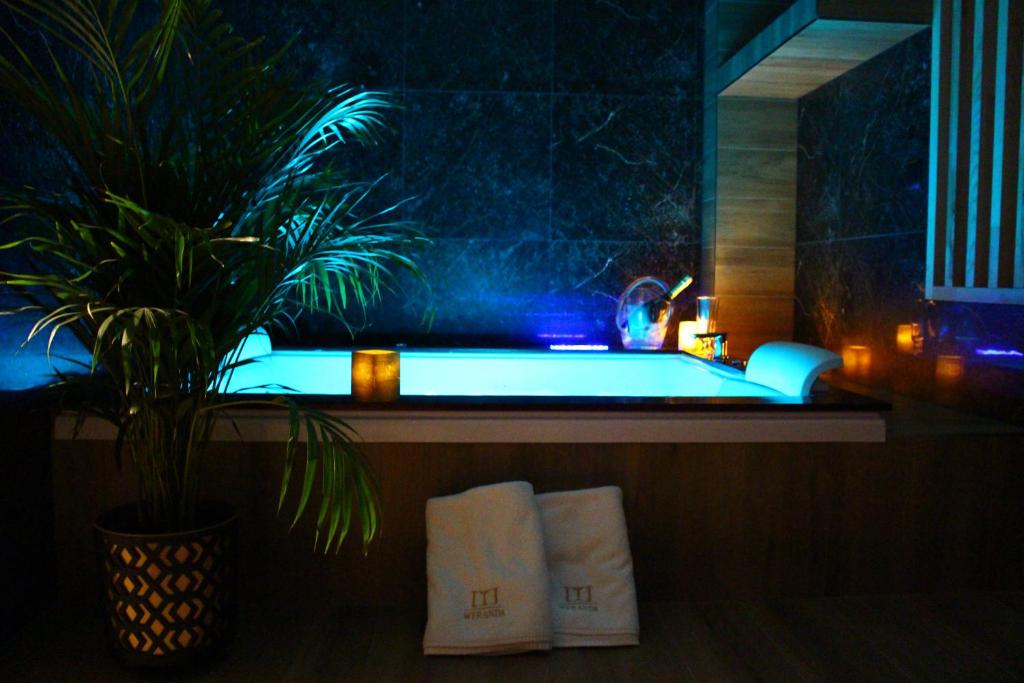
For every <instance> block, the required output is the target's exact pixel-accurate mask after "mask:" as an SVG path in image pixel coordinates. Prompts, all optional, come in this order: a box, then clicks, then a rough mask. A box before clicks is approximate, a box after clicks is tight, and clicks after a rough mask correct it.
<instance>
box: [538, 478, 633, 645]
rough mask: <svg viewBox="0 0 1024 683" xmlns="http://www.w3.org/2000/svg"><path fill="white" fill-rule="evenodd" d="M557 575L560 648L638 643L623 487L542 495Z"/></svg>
mask: <svg viewBox="0 0 1024 683" xmlns="http://www.w3.org/2000/svg"><path fill="white" fill-rule="evenodd" d="M537 504H538V505H539V506H540V512H541V519H542V520H543V523H544V546H545V549H546V551H547V558H548V573H549V574H550V577H551V608H552V609H551V614H552V621H553V629H554V640H553V644H554V646H555V647H601V646H614V645H638V644H639V643H640V618H639V616H638V614H637V607H636V586H635V584H634V583H633V557H632V555H631V554H630V552H629V537H628V535H627V532H626V515H625V513H624V512H623V510H622V490H621V489H620V488H619V487H617V486H605V487H602V488H597V489H586V490H583V491H565V492H561V493H545V494H542V495H539V496H537Z"/></svg>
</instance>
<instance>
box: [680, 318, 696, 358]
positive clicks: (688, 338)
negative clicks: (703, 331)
mask: <svg viewBox="0 0 1024 683" xmlns="http://www.w3.org/2000/svg"><path fill="white" fill-rule="evenodd" d="M699 332H700V323H699V322H698V321H696V320H683V321H680V323H679V350H680V351H685V352H686V353H697V350H698V343H697V334H699Z"/></svg>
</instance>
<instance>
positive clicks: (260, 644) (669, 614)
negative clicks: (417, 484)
mask: <svg viewBox="0 0 1024 683" xmlns="http://www.w3.org/2000/svg"><path fill="white" fill-rule="evenodd" d="M242 617H243V618H242V623H241V624H240V628H239V633H238V637H237V638H236V640H235V641H234V643H233V644H232V645H231V647H230V648H229V650H228V651H227V653H226V654H225V655H224V656H223V657H222V658H221V659H220V660H218V661H217V662H215V663H213V664H211V665H209V666H208V667H207V668H206V669H205V670H203V671H197V672H192V673H191V674H187V675H184V674H172V675H168V674H162V675H158V676H153V675H150V676H148V677H146V676H141V677H140V676H138V675H133V674H131V673H129V672H126V671H124V670H122V669H121V668H119V666H118V665H117V664H116V663H115V661H114V660H113V658H112V656H111V655H110V653H109V652H108V651H107V650H106V647H105V643H104V641H103V639H102V632H101V631H100V630H99V629H98V628H96V625H97V624H98V623H99V621H98V619H97V618H96V616H95V615H93V614H83V613H82V612H81V611H62V610H59V609H54V610H52V611H51V612H49V613H47V614H45V615H41V616H40V618H39V619H38V620H37V621H36V622H35V623H33V624H31V625H30V626H28V627H27V628H25V629H23V630H22V631H21V632H20V633H19V634H18V635H17V636H16V637H15V638H14V639H13V640H12V641H11V642H8V643H7V644H6V645H4V646H3V647H2V648H0V680H2V681H32V682H33V683H42V682H49V681H132V680H163V681H167V680H182V681H246V682H249V681H252V682H259V681H342V682H348V681H459V682H460V683H461V682H467V681H491V680H494V681H500V682H501V683H515V682H517V681H529V682H531V683H533V682H540V681H586V682H587V683H603V682H605V681H716V682H718V681H723V682H727V681H889V680H920V681H929V682H932V683H934V682H939V681H984V682H986V683H987V682H992V681H1020V680H1024V594H1021V593H1001V594H970V595H959V594H958V595H930V596H886V597H851V598H818V599H806V600H790V601H780V602H770V603H739V602H707V603H660V604H648V605H643V606H642V608H641V626H642V635H641V640H642V645H640V646H639V647H635V648H621V649H609V650H594V649H591V650H557V651H554V652H551V653H546V654H545V653H537V654H530V655H519V656H512V657H498V658H487V657H469V658H455V657H444V658H425V657H423V656H422V655H421V654H420V637H421V635H422V629H423V618H422V615H417V614H413V613H407V612H405V613H403V612H398V611H388V610H379V609H373V610H370V609H363V610H347V611H344V612H338V611H336V610H327V609H325V610H322V611H320V612H313V613H310V612H299V611H298V610H296V609H294V608H288V607H286V606H284V607H282V606H280V605H279V606H276V607H266V608H257V607H256V606H255V605H249V606H248V609H246V610H243V615H242Z"/></svg>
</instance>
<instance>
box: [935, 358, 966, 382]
mask: <svg viewBox="0 0 1024 683" xmlns="http://www.w3.org/2000/svg"><path fill="white" fill-rule="evenodd" d="M963 376H964V357H963V356H953V355H950V356H939V357H938V358H936V359H935V381H936V382H938V383H939V384H945V385H950V384H956V383H957V382H959V381H960V379H961V378H962V377H963Z"/></svg>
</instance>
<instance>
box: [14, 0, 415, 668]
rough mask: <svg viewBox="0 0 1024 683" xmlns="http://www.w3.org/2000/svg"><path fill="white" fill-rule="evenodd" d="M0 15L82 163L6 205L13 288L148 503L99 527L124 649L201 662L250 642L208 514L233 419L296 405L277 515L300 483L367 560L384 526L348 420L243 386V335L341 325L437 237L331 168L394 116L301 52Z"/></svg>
mask: <svg viewBox="0 0 1024 683" xmlns="http://www.w3.org/2000/svg"><path fill="white" fill-rule="evenodd" d="M0 5H2V6H4V7H6V8H7V9H8V10H9V11H11V12H13V13H14V15H16V16H17V17H18V18H19V22H20V23H21V24H22V25H24V26H29V27H31V29H32V34H33V39H35V38H36V37H38V36H42V37H43V39H44V43H43V49H39V45H38V44H35V45H23V44H20V43H19V42H18V40H19V39H18V38H17V37H14V36H11V35H8V34H7V33H6V32H5V33H4V34H3V35H4V38H6V41H7V46H6V48H5V50H4V52H3V53H0V54H2V55H3V56H0V90H2V91H3V93H4V96H5V97H7V98H9V99H10V100H11V101H12V102H14V103H16V104H17V105H19V106H20V107H21V108H22V109H23V110H24V111H26V112H28V113H29V114H30V115H32V116H33V117H34V119H35V120H36V121H37V122H38V123H39V124H40V126H41V128H42V129H43V130H44V131H45V132H46V133H47V134H48V135H49V136H50V138H51V140H52V142H53V143H54V144H56V146H57V147H58V149H59V151H60V155H61V158H63V159H64V161H65V164H66V167H65V168H62V169H54V171H55V172H57V173H60V174H61V177H62V178H63V179H64V180H63V182H64V183H65V187H63V188H62V189H61V190H60V191H59V192H52V193H46V192H43V191H41V190H39V189H36V188H32V187H15V188H6V189H4V190H3V192H2V196H0V202H2V204H0V210H2V211H3V212H4V218H5V222H4V225H5V226H6V229H7V230H8V231H10V233H9V234H11V237H10V239H8V240H6V241H7V242H8V243H7V244H6V246H5V247H4V248H5V249H12V250H20V251H21V252H24V253H25V254H26V255H27V256H26V262H27V263H29V264H30V265H29V267H26V268H23V269H21V270H24V271H25V272H19V273H3V274H2V275H0V282H2V283H3V285H4V286H6V287H8V288H10V289H11V290H12V291H15V292H16V293H17V294H19V295H20V296H21V297H23V299H24V300H25V303H26V305H25V306H24V307H19V308H18V309H17V310H18V312H21V313H25V312H26V311H31V312H34V314H35V315H36V321H35V325H34V326H33V327H32V329H31V332H30V334H29V337H30V338H34V337H37V336H42V337H44V338H48V339H49V340H50V342H51V343H52V341H53V338H54V336H55V335H56V334H58V333H59V332H60V331H62V330H64V331H66V332H69V333H71V334H73V335H74V336H75V337H77V339H78V340H79V341H80V342H81V344H82V345H83V346H84V347H85V349H86V350H87V352H88V355H89V356H90V360H89V362H88V363H87V368H86V369H87V372H83V373H82V374H81V375H80V376H76V377H72V376H66V377H62V378H61V379H62V381H61V382H59V383H58V385H59V386H61V387H63V388H64V389H67V390H71V389H74V390H75V391H74V392H73V395H75V396H77V397H78V398H79V399H80V409H81V410H83V411H85V413H86V414H93V415H98V416H100V417H102V418H104V419H107V420H109V421H110V422H112V423H113V424H114V425H115V426H116V428H117V433H118V439H117V443H116V452H117V455H118V457H120V456H121V453H122V452H123V453H125V454H126V455H127V458H126V460H127V461H128V462H129V463H130V464H131V465H132V466H133V469H134V472H135V473H136V476H137V477H138V491H139V494H138V500H137V501H136V502H135V503H133V504H131V505H129V506H126V507H123V508H119V509H116V510H112V511H111V512H110V513H109V514H107V515H104V516H102V517H101V518H100V520H99V521H98V523H97V538H98V543H99V549H100V551H101V552H100V554H101V557H102V558H103V559H102V565H103V571H104V572H105V576H106V581H107V584H106V585H107V593H108V597H109V607H110V609H109V617H110V623H111V625H112V633H113V636H114V639H115V642H116V644H117V646H118V648H119V649H120V651H121V654H122V655H123V656H124V658H125V659H126V660H128V661H132V662H136V663H143V664H163V663H171V662H179V661H182V660H188V659H192V658H194V657H195V656H196V655H198V654H203V653H206V652H209V651H210V650H212V649H213V648H215V647H216V646H217V645H218V644H219V643H220V642H222V641H223V640H224V638H225V637H226V635H227V634H229V633H230V631H231V615H232V609H233V608H232V605H233V577H234V572H235V570H234V567H233V564H232V562H233V560H232V557H233V546H234V541H233V533H234V532H233V528H234V523H235V522H234V514H233V512H231V511H230V510H229V509H227V508H226V507H225V506H224V505H221V504H215V503H212V502H210V501H205V500H204V499H203V497H202V488H201V479H200V472H201V469H202V468H201V463H202V461H203V459H204V458H205V457H208V452H207V451H208V449H207V444H208V441H209V439H210V436H211V432H212V430H213V428H214V426H215V424H216V423H217V421H218V419H224V418H223V414H224V411H226V410H230V409H232V408H237V407H238V406H240V405H245V406H251V405H263V406H269V407H272V408H279V409H282V410H284V411H286V412H287V414H288V416H289V419H290V420H291V431H290V438H289V439H288V441H287V443H286V444H285V446H284V449H283V450H284V453H283V457H284V462H285V466H284V477H283V481H282V483H281V495H280V498H279V499H278V500H277V501H275V502H276V503H277V505H278V509H279V510H280V508H281V506H282V504H283V503H284V502H285V500H286V494H287V493H288V492H289V491H290V490H291V489H292V488H295V489H296V490H297V492H298V494H297V500H298V502H297V506H296V509H295V510H294V513H293V518H294V519H295V520H296V521H297V520H298V519H299V518H300V517H301V516H302V515H303V514H304V512H305V511H306V510H307V509H310V508H315V522H316V525H315V526H316V536H317V539H316V542H317V543H319V545H320V547H322V548H324V549H328V548H337V547H338V546H339V544H341V543H342V541H343V539H345V537H346V536H347V535H348V534H349V531H350V530H351V529H354V528H355V526H356V524H358V525H359V527H360V530H361V536H362V541H363V543H364V544H365V543H369V542H370V541H371V540H372V539H373V537H374V535H375V533H376V530H377V528H378V518H379V508H378V499H377V495H376V488H375V480H374V477H373V474H372V472H371V471H370V469H369V467H368V465H367V463H366V462H365V461H364V459H363V458H362V457H361V456H360V454H359V452H358V451H357V450H356V448H355V447H354V446H353V443H352V440H351V437H352V436H353V435H352V433H351V431H350V430H349V429H348V428H347V427H346V425H345V424H343V423H341V422H339V421H338V420H337V419H335V418H332V417H331V416H330V415H328V414H325V413H324V412H321V411H317V410H314V409H312V408H309V407H304V406H303V405H302V404H301V403H299V402H297V401H295V400H293V399H291V398H289V397H287V395H283V396H278V397H276V398H270V399H261V398H245V397H238V396H237V395H236V396H234V397H233V396H231V395H226V394H227V392H226V387H227V385H228V382H229V381H230V379H231V376H232V373H233V372H234V371H235V370H236V369H237V368H238V367H240V366H241V365H243V364H245V363H249V362H256V361H254V360H252V359H244V358H243V357H242V356H241V355H240V349H241V347H242V345H243V340H245V339H246V338H247V337H248V335H250V334H252V333H254V332H255V331H257V330H258V329H260V328H267V327H273V326H275V325H286V324H289V323H290V321H291V320H292V318H293V316H294V315H296V312H299V311H315V312H319V313H326V314H330V315H333V316H336V317H338V318H341V319H342V320H345V319H346V315H347V314H349V313H351V311H352V310H355V311H361V310H362V311H364V310H365V307H366V305H367V304H368V303H369V302H372V301H373V300H374V299H375V297H377V296H378V294H379V292H380V287H381V284H382V283H383V282H387V278H388V276H389V275H391V274H393V273H394V271H395V269H396V268H398V269H411V270H413V271H415V266H414V264H413V262H412V261H411V260H410V257H409V254H410V253H411V249H413V248H414V247H416V246H418V244H419V243H420V241H421V239H422V238H421V237H420V235H419V233H418V232H417V231H416V230H415V229H414V227H413V226H411V225H410V224H408V223H406V222H403V221H401V220H392V219H391V218H390V217H389V216H390V211H385V212H373V211H364V210H363V205H364V204H365V203H367V202H365V201H364V199H365V197H366V196H367V194H368V193H369V192H370V191H371V190H372V189H373V185H374V183H361V182H353V181H351V180H350V179H349V178H348V177H346V174H345V173H344V172H343V171H342V170H341V169H340V168H339V166H338V165H337V164H336V163H334V159H335V158H336V156H337V155H336V152H337V151H338V150H339V149H341V147H340V146H341V145H343V144H344V143H350V142H372V141H374V140H375V138H376V136H377V135H378V134H379V133H380V132H381V131H382V130H383V129H384V120H383V115H384V114H385V112H386V110H387V109H388V108H389V107H390V106H391V104H390V103H389V101H388V100H387V98H386V97H385V96H383V95H382V94H379V93H373V92H354V91H350V90H344V89H323V88H318V87H315V86H309V85H301V84H299V83H298V82H297V81H296V80H295V79H294V78H292V77H291V76H289V75H287V74H285V73H283V72H282V69H281V68H279V67H280V63H281V59H282V55H283V53H280V52H279V53H274V54H266V53H265V52H264V51H263V49H262V48H261V43H260V41H258V40H247V39H244V38H241V37H239V36H237V35H235V34H234V33H233V31H232V28H231V26H230V25H229V24H228V23H227V22H226V21H225V20H224V18H223V17H222V16H221V13H220V12H219V11H218V10H217V9H216V8H215V7H214V5H213V3H212V2H211V0H160V1H159V2H158V1H157V0H153V1H152V2H150V3H142V4H141V5H140V2H139V0H0ZM12 233H17V234H12ZM303 440H305V441H306V444H307V445H306V447H305V448H302V447H301V444H300V442H302V441H303ZM302 460H304V461H305V468H304V473H303V476H301V477H295V478H294V480H293V478H292V472H293V470H294V469H296V467H297V464H298V462H299V461H302ZM318 480H319V483H317V482H318ZM315 484H316V485H315Z"/></svg>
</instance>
